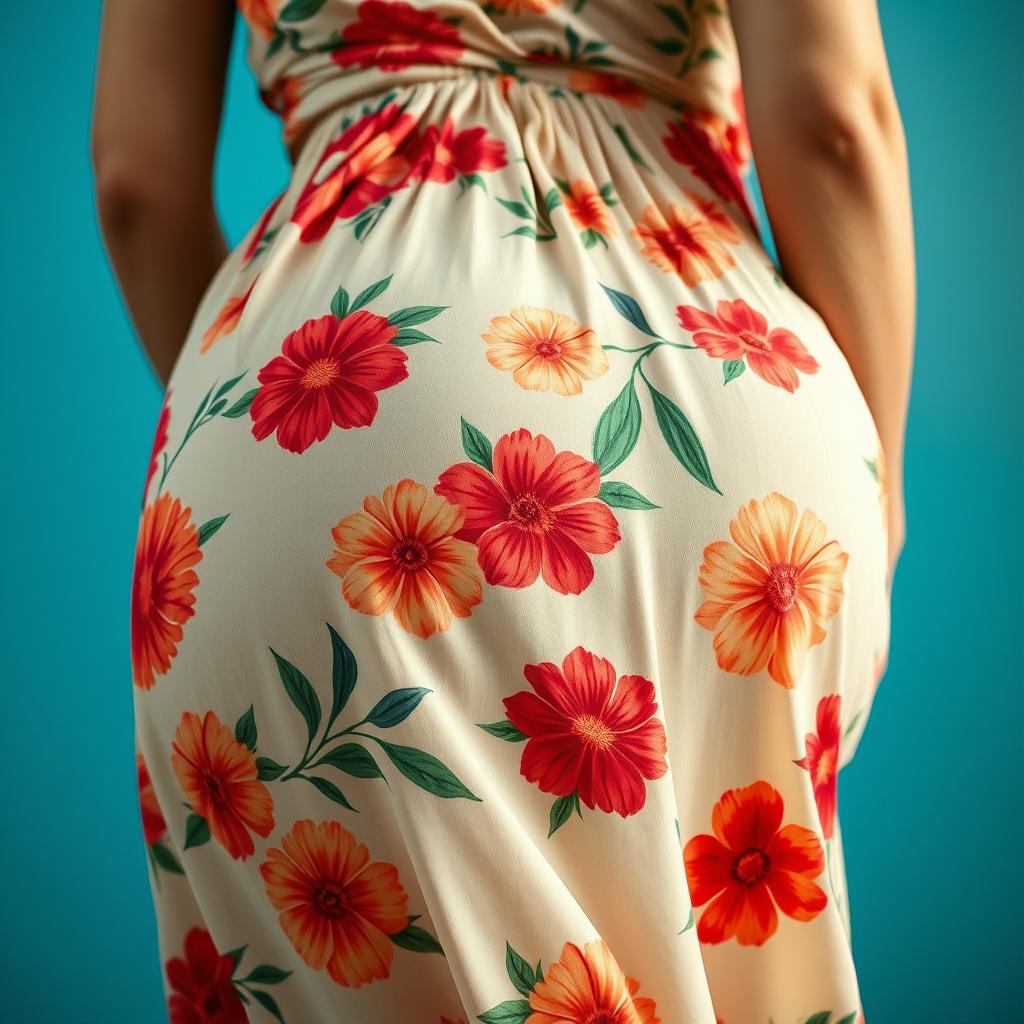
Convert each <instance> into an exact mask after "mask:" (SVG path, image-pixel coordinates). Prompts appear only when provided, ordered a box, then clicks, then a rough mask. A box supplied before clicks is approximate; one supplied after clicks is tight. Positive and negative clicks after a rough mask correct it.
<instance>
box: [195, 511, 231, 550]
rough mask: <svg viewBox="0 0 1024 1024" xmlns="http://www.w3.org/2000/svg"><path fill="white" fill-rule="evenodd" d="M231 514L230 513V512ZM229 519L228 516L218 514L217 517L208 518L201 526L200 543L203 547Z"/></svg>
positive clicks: (199, 531)
mask: <svg viewBox="0 0 1024 1024" xmlns="http://www.w3.org/2000/svg"><path fill="white" fill-rule="evenodd" d="M228 514H229V515H230V513H228ZM227 520H228V517H227V516H217V517H216V518H215V519H208V520H207V521H206V522H205V523H203V525H202V526H200V527H199V530H198V533H199V539H198V541H197V543H198V545H199V546H200V547H202V546H203V545H204V544H205V543H206V542H207V541H208V540H209V539H210V538H211V537H212V536H213V535H214V534H215V533H216V532H217V531H218V530H219V529H220V528H221V527H222V526H223V525H224V524H225V523H226V522H227Z"/></svg>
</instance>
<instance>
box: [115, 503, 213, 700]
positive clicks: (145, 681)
mask: <svg viewBox="0 0 1024 1024" xmlns="http://www.w3.org/2000/svg"><path fill="white" fill-rule="evenodd" d="M191 513H192V509H190V508H187V507H186V508H182V505H181V502H180V501H179V500H178V499H177V498H172V497H171V496H170V495H169V494H166V493H165V494H161V495H159V496H158V497H157V498H156V500H155V501H153V502H151V503H150V504H149V505H147V506H146V508H145V509H144V510H143V512H142V522H141V524H140V525H139V539H138V542H137V544H136V546H135V569H134V573H133V576H132V608H131V650H132V678H133V680H134V682H135V685H136V686H141V687H142V688H143V689H144V690H148V689H149V688H150V687H152V686H153V684H154V683H155V682H156V676H157V675H163V674H164V673H165V672H166V671H167V670H168V669H169V668H170V667H171V659H172V658H173V657H174V656H175V655H176V654H177V653H178V644H179V643H181V638H182V636H183V630H182V625H183V623H185V622H187V621H188V620H189V619H190V618H191V617H192V616H193V615H194V614H195V609H194V607H193V606H194V605H195V603H196V598H195V594H193V591H194V590H195V588H196V586H198V584H199V577H198V576H197V575H196V574H195V571H194V570H193V569H192V566H194V565H195V564H196V563H197V562H198V561H199V560H200V559H201V558H202V557H203V553H202V552H201V551H200V550H199V533H198V531H197V530H196V527H195V524H194V523H191V522H190V521H189V516H190V515H191Z"/></svg>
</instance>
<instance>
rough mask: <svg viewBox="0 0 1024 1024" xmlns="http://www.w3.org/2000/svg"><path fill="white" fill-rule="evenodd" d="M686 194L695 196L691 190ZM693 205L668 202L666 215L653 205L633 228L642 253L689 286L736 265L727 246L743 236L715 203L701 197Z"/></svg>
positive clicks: (662, 269) (659, 267) (712, 277)
mask: <svg viewBox="0 0 1024 1024" xmlns="http://www.w3.org/2000/svg"><path fill="white" fill-rule="evenodd" d="M687 195H688V196H690V197H691V199H693V198H694V197H693V195H692V193H687ZM694 206H696V208H689V209H687V208H685V207H682V206H680V205H679V204H678V203H669V206H668V214H667V215H666V214H665V213H663V212H662V211H661V210H660V209H659V208H658V207H657V206H654V205H653V204H652V205H651V206H648V207H647V209H646V210H645V211H644V216H643V220H642V221H641V223H639V224H637V225H636V226H635V227H634V228H633V234H634V236H636V237H637V238H639V239H640V241H641V242H642V243H643V246H642V247H641V250H640V251H641V253H642V254H643V255H644V256H646V257H647V259H649V260H650V261H651V263H653V264H654V265H655V266H656V267H657V268H658V269H659V270H661V271H662V272H663V273H674V274H678V275H679V277H680V278H682V280H683V283H684V284H686V285H688V286H689V287H693V286H694V285H695V284H697V282H699V281H703V280H705V279H714V278H717V277H721V276H722V274H724V273H725V272H726V271H727V270H728V269H729V268H730V267H733V266H735V265H736V260H735V258H734V257H733V255H732V253H731V252H729V250H728V249H727V248H726V245H727V244H729V245H736V244H737V243H738V242H739V241H740V240H741V238H742V236H741V235H740V233H739V231H738V229H737V228H736V226H735V225H734V224H733V223H732V221H730V220H729V219H728V218H727V217H724V215H720V213H719V212H717V211H718V208H717V207H716V206H715V204H713V203H705V202H704V201H703V200H701V201H700V203H699V204H697V203H694ZM702 208H703V209H702ZM709 213H710V214H711V215H712V217H709V216H708V214H709Z"/></svg>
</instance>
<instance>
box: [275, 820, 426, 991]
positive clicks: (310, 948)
mask: <svg viewBox="0 0 1024 1024" xmlns="http://www.w3.org/2000/svg"><path fill="white" fill-rule="evenodd" d="M281 846H282V849H280V850H279V849H276V848H274V849H270V850H268V851H267V859H266V860H265V861H264V862H263V863H262V864H261V865H260V874H261V875H262V876H263V881H264V883H265V884H266V890H267V896H268V897H269V898H270V902H271V903H272V904H273V905H274V907H275V908H276V909H277V910H279V911H280V915H279V920H280V922H281V928H282V929H283V930H284V933H285V935H287V936H288V938H289V939H290V940H291V943H292V945H293V946H294V947H295V950H296V952H297V953H298V954H299V956H301V957H302V959H303V960H305V962H306V963H307V964H308V965H309V966H310V967H312V968H313V969H314V970H318V971H319V970H322V969H323V968H325V967H326V968H327V973H328V974H329V975H330V976H331V978H332V979H333V980H334V981H336V982H337V983H338V984H339V985H344V986H345V987H346V988H359V987H360V986H361V985H364V984H366V983H367V982H372V981H375V980H377V979H380V978H386V977H387V976H388V975H389V974H390V972H391V962H392V959H393V956H394V947H393V945H392V942H391V939H390V938H389V936H391V935H394V934H395V933H396V932H400V931H402V929H404V928H405V926H406V924H407V923H408V918H407V916H406V909H407V906H408V902H409V901H408V897H407V896H406V893H405V890H404V889H403V888H402V886H401V883H400V882H399V880H398V871H397V870H396V868H395V867H394V865H392V864H386V863H384V862H383V861H371V860H370V854H369V851H368V850H367V848H366V847H365V846H364V845H363V844H362V843H360V842H358V841H357V840H356V838H355V836H353V835H352V833H351V832H349V831H348V830H347V829H345V828H343V827H342V825H340V824H339V823H338V822H336V821H323V822H321V823H320V824H319V825H317V824H315V823H314V822H313V821H311V820H309V819H308V818H304V819H303V820H301V821H297V822H296V823H295V824H294V825H293V826H292V828H291V831H289V832H288V834H287V835H286V836H284V838H283V839H282V840H281Z"/></svg>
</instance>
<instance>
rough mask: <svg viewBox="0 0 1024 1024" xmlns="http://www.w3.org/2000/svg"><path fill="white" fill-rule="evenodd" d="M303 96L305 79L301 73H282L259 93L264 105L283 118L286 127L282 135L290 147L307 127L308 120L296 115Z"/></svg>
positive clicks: (282, 121)
mask: <svg viewBox="0 0 1024 1024" xmlns="http://www.w3.org/2000/svg"><path fill="white" fill-rule="evenodd" d="M302 96H303V79H302V78H301V76H299V75H282V76H281V77H280V78H278V79H275V80H274V81H273V82H272V83H271V84H270V85H269V86H267V87H266V88H265V89H261V90H260V93H259V98H260V100H262V102H263V104H264V106H266V107H267V108H268V109H270V110H272V111H273V112H274V113H275V114H277V115H278V116H279V117H280V118H281V123H282V125H283V128H284V132H283V136H282V137H283V139H284V143H285V145H286V146H289V147H290V146H291V144H292V143H293V142H295V140H296V139H297V138H298V137H299V136H300V135H301V134H302V131H303V129H304V128H305V127H306V122H305V121H303V120H300V119H299V118H297V117H296V116H295V111H296V110H297V109H298V107H299V103H300V102H301V101H302Z"/></svg>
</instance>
